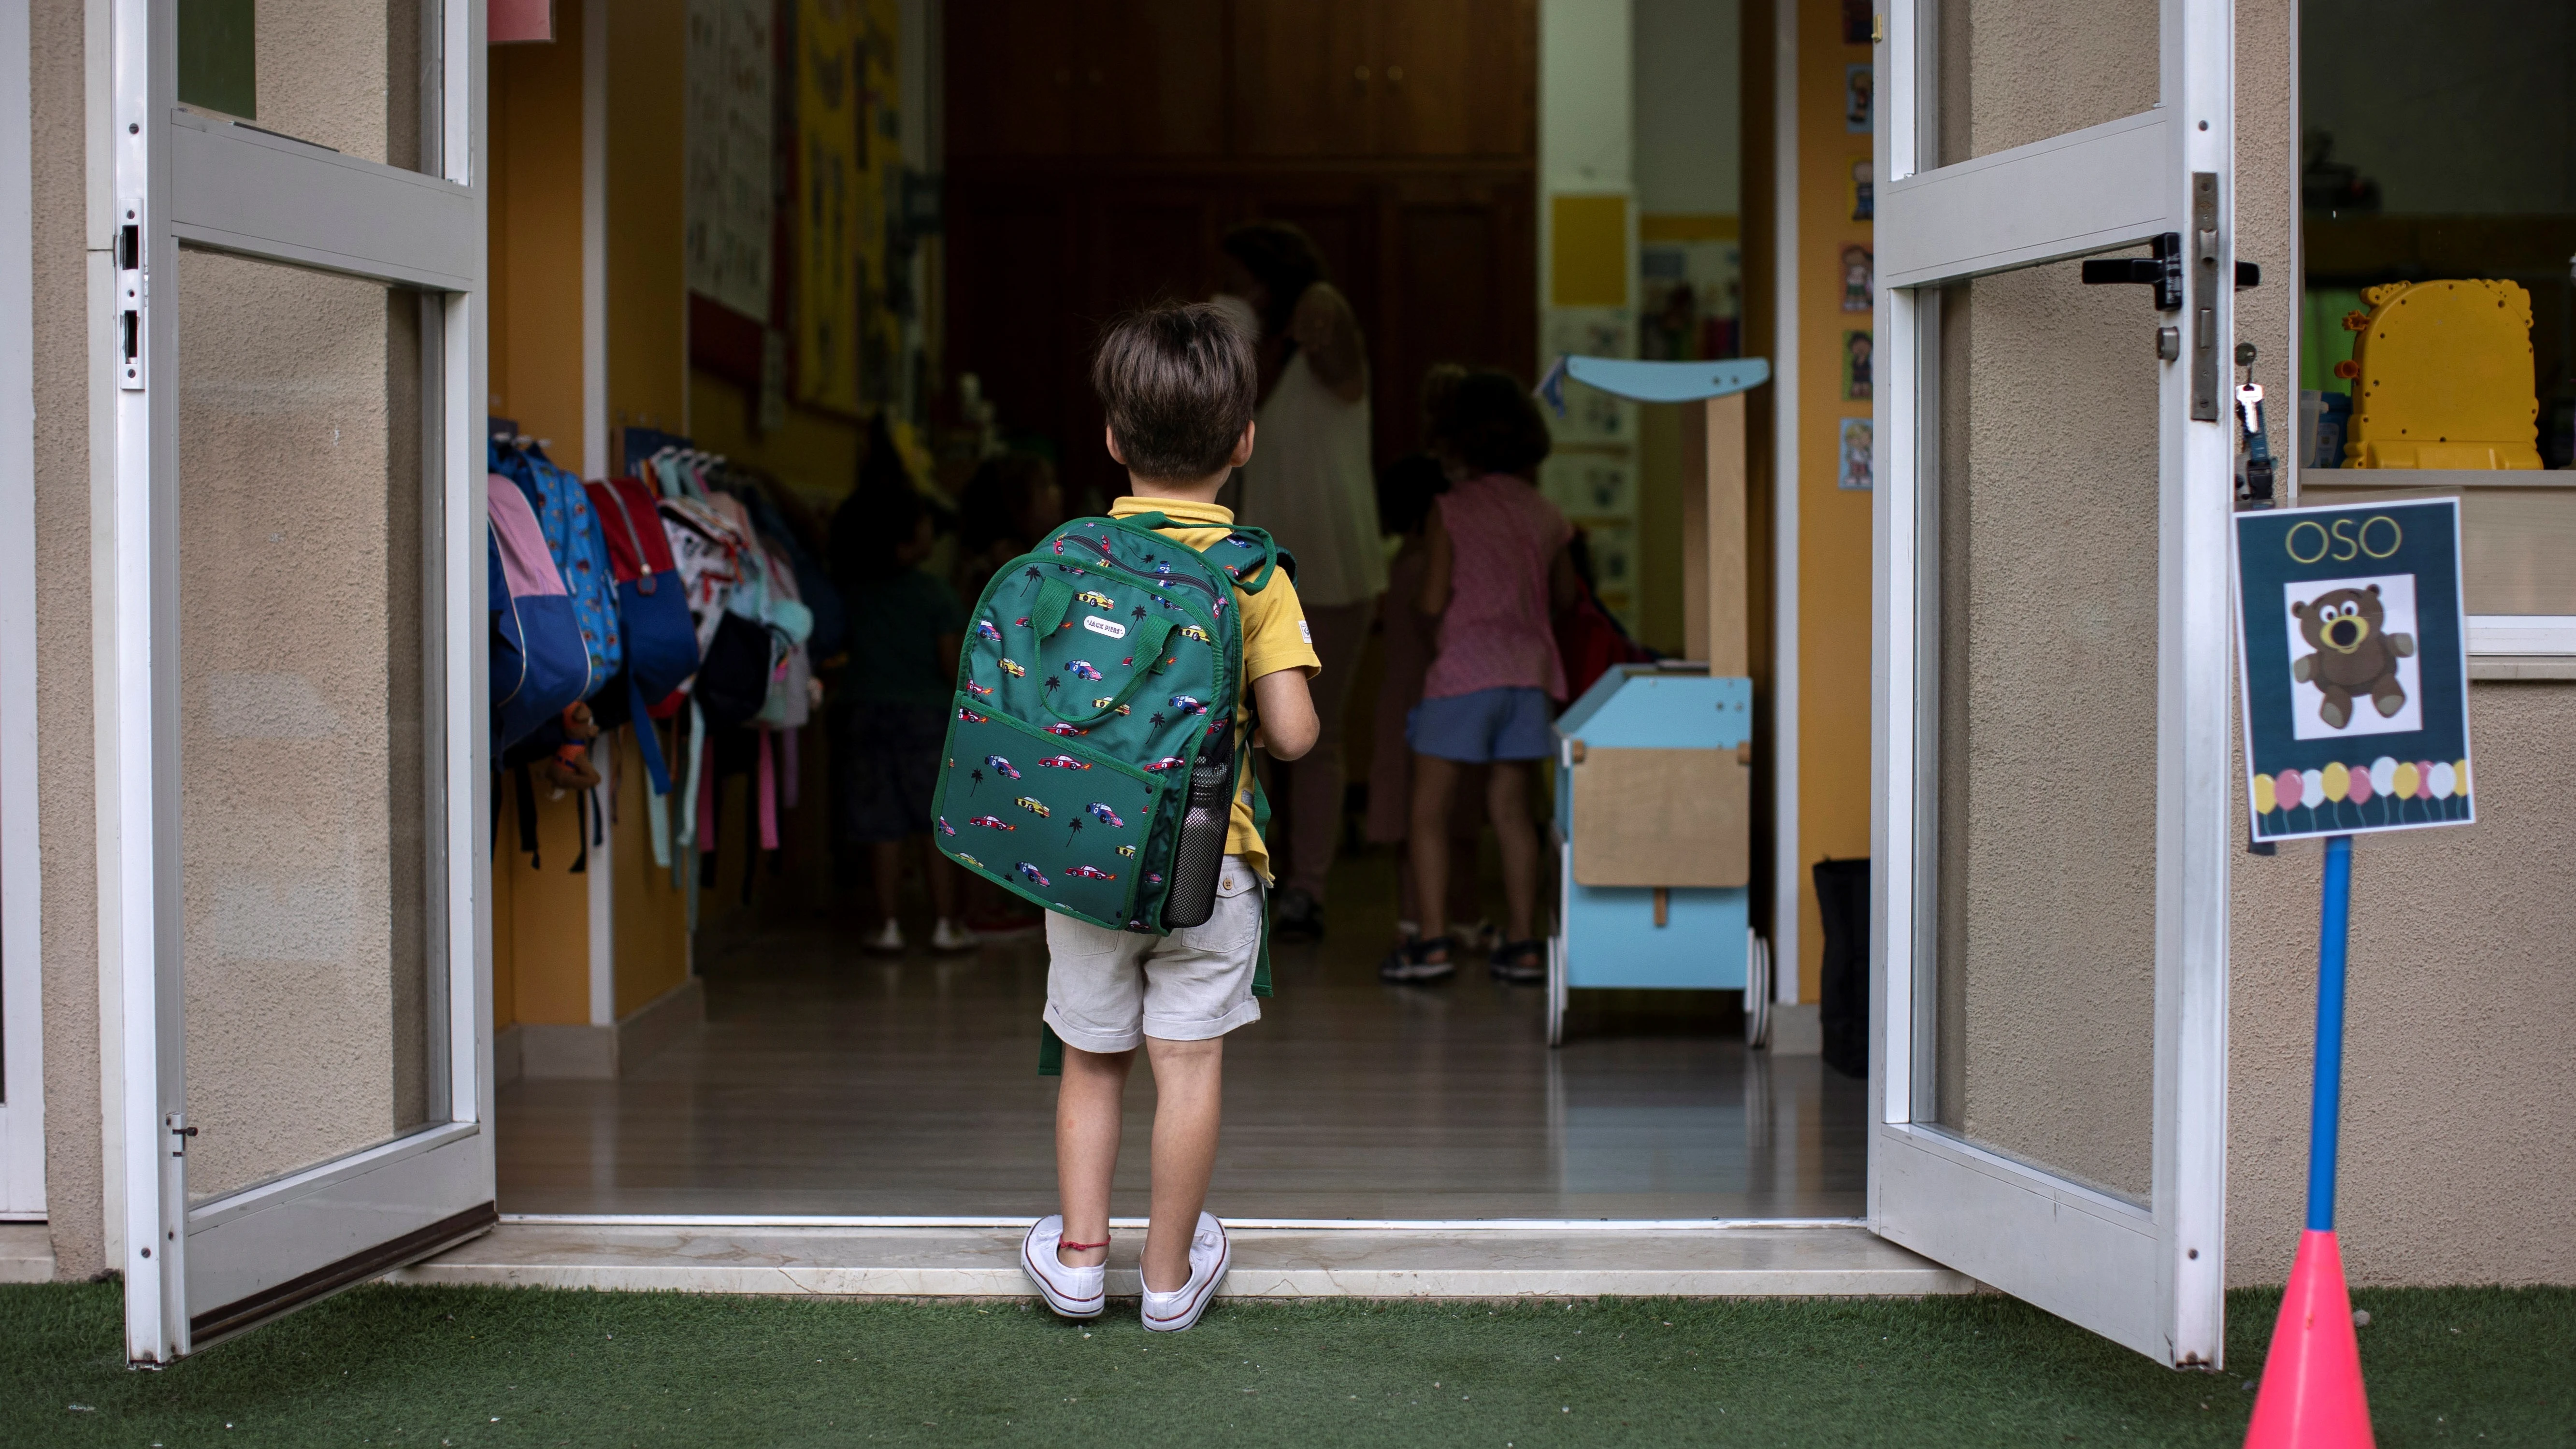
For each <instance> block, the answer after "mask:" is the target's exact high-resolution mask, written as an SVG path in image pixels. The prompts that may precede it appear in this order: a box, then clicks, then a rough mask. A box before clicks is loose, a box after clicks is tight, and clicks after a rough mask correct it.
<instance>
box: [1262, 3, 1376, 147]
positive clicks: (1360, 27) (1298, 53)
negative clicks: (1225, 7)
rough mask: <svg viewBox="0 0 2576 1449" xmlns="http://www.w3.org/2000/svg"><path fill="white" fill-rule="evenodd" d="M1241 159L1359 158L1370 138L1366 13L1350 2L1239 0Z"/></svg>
mask: <svg viewBox="0 0 2576 1449" xmlns="http://www.w3.org/2000/svg"><path fill="white" fill-rule="evenodd" d="M1229 8H1230V9H1231V10H1232V11H1233V18H1234V48H1233V54H1232V56H1231V57H1230V59H1231V61H1232V71H1233V74H1232V84H1231V85H1229V86H1228V87H1227V88H1226V90H1227V96H1228V98H1229V100H1230V102H1231V105H1230V107H1229V109H1230V111H1231V113H1232V114H1231V117H1230V119H1231V121H1232V131H1233V142H1234V145H1233V148H1232V149H1233V150H1234V152H1235V154H1237V155H1240V156H1359V155H1365V154H1366V153H1367V152H1368V151H1369V149H1370V144H1371V140H1372V135H1371V132H1372V126H1371V124H1370V123H1371V121H1372V119H1373V117H1372V115H1371V106H1370V103H1371V100H1372V96H1373V92H1372V90H1371V87H1370V85H1369V78H1370V75H1371V72H1370V69H1369V65H1368V53H1369V40H1370V36H1369V31H1370V30H1371V28H1372V27H1371V26H1370V24H1369V21H1368V11H1367V7H1366V6H1365V5H1361V4H1354V3H1350V0H1234V3H1233V4H1232V5H1231V6H1230V7H1229Z"/></svg>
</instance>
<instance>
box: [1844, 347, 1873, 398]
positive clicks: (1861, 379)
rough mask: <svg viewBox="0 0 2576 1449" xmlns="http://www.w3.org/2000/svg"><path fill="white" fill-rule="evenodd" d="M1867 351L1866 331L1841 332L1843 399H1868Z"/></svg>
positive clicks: (1868, 348)
mask: <svg viewBox="0 0 2576 1449" xmlns="http://www.w3.org/2000/svg"><path fill="white" fill-rule="evenodd" d="M1869 351H1870V340H1869V334H1868V333H1867V332H1860V331H1853V332H1846V333H1844V334H1843V401H1845V402H1867V401H1869Z"/></svg>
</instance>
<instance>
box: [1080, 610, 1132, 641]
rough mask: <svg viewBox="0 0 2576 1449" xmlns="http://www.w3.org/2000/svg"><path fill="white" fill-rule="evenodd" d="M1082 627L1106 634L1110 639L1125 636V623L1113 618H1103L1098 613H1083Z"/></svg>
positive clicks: (1095, 632)
mask: <svg viewBox="0 0 2576 1449" xmlns="http://www.w3.org/2000/svg"><path fill="white" fill-rule="evenodd" d="M1082 627H1084V628H1086V629H1088V630H1090V631H1091V632H1092V633H1094V634H1106V635H1108V636H1109V637H1110V638H1112V639H1124V638H1126V637H1127V626H1126V625H1124V624H1121V623H1119V622H1118V621H1117V620H1115V619H1104V618H1102V617H1100V616H1099V615H1098V614H1085V615H1083V616H1082Z"/></svg>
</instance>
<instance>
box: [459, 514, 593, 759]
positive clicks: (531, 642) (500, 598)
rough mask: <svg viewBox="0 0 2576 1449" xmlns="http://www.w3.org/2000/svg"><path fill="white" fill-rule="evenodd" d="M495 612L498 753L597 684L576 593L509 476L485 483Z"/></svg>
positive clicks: (494, 739)
mask: <svg viewBox="0 0 2576 1449" xmlns="http://www.w3.org/2000/svg"><path fill="white" fill-rule="evenodd" d="M484 514H485V518H486V520H487V530H486V533H485V542H486V553H487V555H488V558H489V569H490V584H489V588H490V590H491V592H490V597H489V599H488V600H487V603H488V605H489V607H490V609H491V613H492V651H491V652H492V659H491V681H492V682H491V695H492V758H493V759H494V760H496V761H497V760H499V759H500V758H501V757H502V755H503V754H504V753H505V752H506V751H507V750H508V749H509V748H510V747H511V746H512V745H515V744H517V743H518V742H519V741H521V740H523V739H525V738H527V737H528V736H530V735H532V734H534V733H535V732H536V731H537V730H538V729H539V728H540V727H541V726H543V725H545V724H547V723H548V722H550V721H552V720H554V719H555V718H556V717H557V716H558V715H560V714H561V713H562V712H563V709H564V707H565V706H566V705H570V704H573V703H575V702H577V701H579V700H580V699H581V697H582V696H583V695H584V694H585V693H587V692H588V691H589V689H590V685H591V662H590V653H589V651H588V650H586V649H584V648H583V647H582V642H581V626H580V625H579V624H578V623H577V622H575V620H574V617H573V605H572V597H571V595H569V594H568V593H566V592H565V590H564V583H563V576H562V575H561V574H560V573H558V572H556V570H555V561H554V555H553V554H552V553H551V552H549V551H548V550H547V548H546V540H545V534H544V532H543V531H542V530H541V529H540V528H539V527H538V525H537V517H536V514H535V512H534V511H533V510H531V509H530V508H529V507H528V500H527V498H526V497H525V496H524V495H522V494H521V493H520V492H519V490H518V489H517V488H516V487H515V486H513V485H512V484H511V483H510V481H509V480H508V479H506V478H503V477H500V476H498V475H494V476H493V477H492V478H490V479H489V480H487V487H486V488H485V490H484Z"/></svg>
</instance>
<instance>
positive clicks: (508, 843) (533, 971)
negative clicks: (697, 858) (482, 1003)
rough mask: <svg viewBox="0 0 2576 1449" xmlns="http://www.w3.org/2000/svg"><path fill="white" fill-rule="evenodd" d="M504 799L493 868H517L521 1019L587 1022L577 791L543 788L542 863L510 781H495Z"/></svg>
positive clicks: (586, 930) (496, 919)
mask: <svg viewBox="0 0 2576 1449" xmlns="http://www.w3.org/2000/svg"><path fill="white" fill-rule="evenodd" d="M495 783H496V785H497V787H498V788H499V789H500V790H501V791H502V792H503V793H502V797H501V844H500V851H499V859H498V860H497V861H496V862H495V864H494V866H493V873H494V874H495V875H498V874H500V873H501V871H503V870H505V869H506V870H507V871H508V872H509V873H510V884H509V895H510V914H509V918H508V929H509V933H510V941H511V945H510V949H511V952H512V954H513V956H514V957H515V959H516V961H517V965H518V969H517V972H516V973H515V974H516V978H517V980H516V984H515V988H514V993H513V994H514V999H515V1005H516V1019H517V1020H519V1021H523V1022H533V1023H538V1024H542V1025H548V1026H579V1025H581V1024H583V1023H585V1022H587V1021H589V1020H590V881H589V877H587V876H578V875H574V874H573V873H572V863H573V861H574V860H575V859H577V858H578V857H579V856H580V854H581V831H580V827H579V823H578V822H577V821H576V820H575V819H574V816H573V808H574V807H573V797H572V796H570V795H566V796H564V797H563V798H562V799H560V800H555V799H549V798H548V791H547V790H546V787H545V786H544V785H543V784H539V785H538V786H537V854H536V856H535V864H531V863H530V857H529V856H527V855H526V854H525V853H523V852H522V851H521V850H520V849H519V810H518V806H517V804H516V803H514V801H513V798H512V796H511V794H510V791H511V788H512V787H511V786H510V785H509V784H508V783H507V782H506V781H500V782H495ZM502 929H503V925H502V917H501V916H500V915H498V914H497V913H496V914H495V915H494V916H493V918H492V934H493V935H494V936H496V937H497V936H499V935H500V934H501V932H502Z"/></svg>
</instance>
